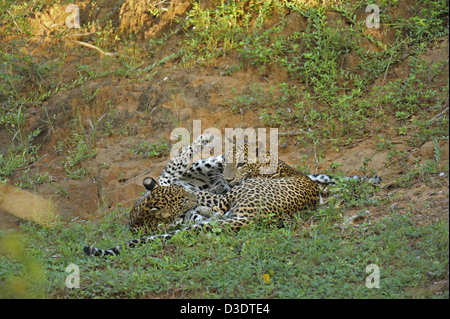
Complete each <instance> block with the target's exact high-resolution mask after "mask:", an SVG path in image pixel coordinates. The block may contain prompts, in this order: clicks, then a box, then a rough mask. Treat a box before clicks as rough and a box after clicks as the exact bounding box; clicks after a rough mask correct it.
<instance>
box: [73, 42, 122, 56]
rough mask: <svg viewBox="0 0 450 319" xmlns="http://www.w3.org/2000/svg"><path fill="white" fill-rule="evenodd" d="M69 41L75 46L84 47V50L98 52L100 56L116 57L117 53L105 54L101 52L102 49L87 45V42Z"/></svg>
mask: <svg viewBox="0 0 450 319" xmlns="http://www.w3.org/2000/svg"><path fill="white" fill-rule="evenodd" d="M69 41H70V42H73V43H75V44H78V45H81V46H84V47H86V48H90V49H94V50H96V51H97V52H99V53H100V54H102V55H107V56H114V55H117V53H111V52H105V51H103V50H102V49H100V48H99V47H96V46H95V45H93V44H89V43H87V42H83V41H77V40H72V39H69Z"/></svg>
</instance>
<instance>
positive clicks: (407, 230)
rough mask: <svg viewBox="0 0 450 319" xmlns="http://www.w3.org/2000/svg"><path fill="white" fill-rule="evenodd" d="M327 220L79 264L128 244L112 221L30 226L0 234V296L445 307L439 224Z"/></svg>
mask: <svg viewBox="0 0 450 319" xmlns="http://www.w3.org/2000/svg"><path fill="white" fill-rule="evenodd" d="M328 213H329V211H328ZM331 220H332V218H322V219H319V220H317V222H318V223H317V224H316V226H314V227H311V228H307V229H304V228H302V227H301V226H300V223H299V222H298V220H296V221H293V222H291V223H290V224H289V225H286V227H282V228H278V227H274V226H267V225H265V224H264V223H263V224H254V225H252V226H251V227H250V228H248V229H243V230H241V231H239V232H238V233H232V232H230V231H227V230H225V231H223V232H221V233H220V234H199V235H198V236H190V235H187V234H178V235H177V236H175V237H174V238H173V239H172V240H171V241H170V242H169V243H161V242H155V243H151V244H148V245H146V246H142V247H139V248H135V249H130V250H125V251H124V252H123V253H122V254H121V255H119V256H116V257H111V258H95V257H87V256H84V254H83V252H82V247H83V245H84V244H86V243H90V244H92V243H95V244H97V245H98V246H99V247H104V248H106V247H109V246H112V245H116V244H118V243H120V242H121V241H124V240H127V239H130V234H129V232H128V230H127V228H126V227H125V226H123V225H121V224H120V221H121V217H120V214H112V215H110V216H109V217H107V218H105V219H104V220H103V221H101V222H99V223H90V222H84V223H71V224H70V225H64V224H59V225H55V227H53V228H48V229H47V228H42V227H40V226H37V225H34V224H31V223H29V224H26V225H24V226H23V227H22V230H21V231H17V232H7V233H2V234H1V239H0V243H1V245H0V247H1V254H0V262H1V264H2V267H1V272H0V286H1V287H3V289H2V290H1V294H2V297H39V298H42V297H45V298H63V297H69V298H142V297H145V296H149V295H150V294H159V295H160V296H165V295H167V294H169V293H170V291H171V290H173V289H177V290H178V291H179V292H180V293H181V294H182V295H183V294H186V295H189V296H193V297H197V298H200V297H202V298H265V297H275V298H410V297H413V298H448V291H445V292H444V294H442V295H434V294H432V293H431V292H430V289H429V288H430V286H431V284H432V283H433V282H435V281H439V280H443V279H444V278H445V276H446V274H447V272H448V257H449V255H448V252H449V250H448V248H449V242H448V231H449V229H448V223H445V222H439V221H438V222H435V223H432V224H429V225H422V226H417V225H414V224H413V223H412V221H411V219H410V218H409V217H408V216H407V215H406V216H400V215H397V214H395V213H393V214H392V215H391V216H390V217H386V218H384V219H382V220H380V221H378V222H370V223H366V224H364V223H363V224H360V225H359V226H358V227H350V228H347V229H345V230H343V229H342V228H341V227H340V226H333V225H332V224H331V223H330V222H331ZM335 221H337V220H335ZM69 264H75V265H77V266H78V267H79V269H80V287H79V288H66V286H65V280H66V277H67V276H68V275H70V272H66V271H65V270H66V267H67V266H68V265H69ZM369 264H376V265H378V267H379V269H380V274H381V277H380V288H379V289H369V288H367V287H366V286H365V280H366V277H367V276H368V275H369V274H367V273H366V267H367V266H368V265H369Z"/></svg>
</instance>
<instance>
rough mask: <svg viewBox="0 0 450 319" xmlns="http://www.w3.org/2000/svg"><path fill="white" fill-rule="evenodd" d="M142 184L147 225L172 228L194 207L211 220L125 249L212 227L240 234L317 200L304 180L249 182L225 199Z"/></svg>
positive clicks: (89, 249)
mask: <svg viewBox="0 0 450 319" xmlns="http://www.w3.org/2000/svg"><path fill="white" fill-rule="evenodd" d="M144 184H145V185H146V187H149V189H148V191H149V192H150V193H151V195H150V196H148V197H147V198H145V199H144V200H143V201H141V202H140V204H139V207H138V208H137V209H138V210H139V211H140V212H141V216H145V214H144V213H143V212H144V211H145V212H147V214H148V217H151V218H148V220H149V221H152V220H161V221H164V222H165V223H166V224H171V223H173V222H174V221H175V220H176V219H177V218H179V217H180V216H181V215H183V214H185V213H186V212H188V211H189V210H190V209H192V208H194V207H197V206H202V207H207V208H210V209H211V211H212V212H214V217H213V218H210V219H208V220H205V221H201V222H199V223H196V224H193V225H191V226H188V227H185V228H183V229H182V230H175V231H172V232H169V233H166V234H163V235H153V236H147V237H143V238H140V239H134V240H131V241H129V242H127V243H125V244H124V246H125V247H134V246H137V245H140V244H145V243H148V242H150V241H153V240H155V239H157V238H161V239H170V238H172V236H173V235H175V234H176V233H177V232H179V231H200V230H202V229H205V230H210V229H211V228H212V227H213V226H214V225H215V226H217V227H229V228H231V229H232V230H239V229H241V228H242V227H245V226H247V225H248V224H249V223H250V222H251V221H252V220H256V219H257V218H258V217H260V216H264V215H267V214H270V215H271V218H272V219H284V218H286V217H288V216H292V214H294V213H296V212H300V211H302V210H305V209H306V208H308V207H310V208H314V207H315V206H316V205H317V203H318V200H319V189H318V187H317V183H315V182H314V181H312V180H311V179H310V178H308V177H306V176H303V177H300V178H299V177H284V178H275V179H264V178H251V179H247V180H245V181H243V182H242V183H241V184H239V185H237V186H235V187H233V188H232V189H231V190H230V191H229V192H228V193H227V194H226V195H217V194H211V193H209V192H205V191H188V190H186V189H185V188H183V187H181V186H161V185H158V184H157V183H156V181H154V180H153V179H151V178H148V179H146V182H145V183H144ZM153 226H154V225H153ZM121 247H122V246H121V245H119V246H115V247H112V248H109V249H106V250H102V249H98V248H95V247H94V246H85V247H84V252H85V253H86V254H88V255H93V256H105V255H117V254H119V253H120V249H121Z"/></svg>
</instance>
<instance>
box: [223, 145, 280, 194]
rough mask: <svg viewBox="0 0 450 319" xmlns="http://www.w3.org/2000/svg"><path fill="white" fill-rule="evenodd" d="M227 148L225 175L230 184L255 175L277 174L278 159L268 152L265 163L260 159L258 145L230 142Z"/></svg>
mask: <svg viewBox="0 0 450 319" xmlns="http://www.w3.org/2000/svg"><path fill="white" fill-rule="evenodd" d="M229 145H230V146H229V147H227V148H226V149H225V156H224V168H223V177H224V178H225V180H226V181H227V183H228V185H230V186H235V185H238V184H240V183H241V182H242V181H244V180H246V179H249V178H254V177H267V175H273V176H274V175H275V174H276V173H277V171H278V168H277V165H278V159H277V158H275V157H274V156H272V155H271V154H270V152H268V151H267V152H266V154H265V157H264V159H265V163H262V162H261V161H260V157H259V155H260V154H259V152H258V148H256V145H253V144H249V143H248V142H244V143H230V144H229Z"/></svg>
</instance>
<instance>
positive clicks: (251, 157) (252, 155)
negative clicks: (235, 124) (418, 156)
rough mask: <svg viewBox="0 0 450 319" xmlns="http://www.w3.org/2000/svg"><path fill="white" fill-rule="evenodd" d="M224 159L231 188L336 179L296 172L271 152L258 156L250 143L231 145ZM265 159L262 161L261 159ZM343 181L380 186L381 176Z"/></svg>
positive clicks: (348, 177) (351, 177) (331, 180)
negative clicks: (254, 182)
mask: <svg viewBox="0 0 450 319" xmlns="http://www.w3.org/2000/svg"><path fill="white" fill-rule="evenodd" d="M230 145H231V147H228V148H227V149H226V151H225V156H224V157H223V161H224V163H223V173H222V178H223V179H224V180H225V181H226V183H227V184H228V185H230V186H231V187H233V186H235V185H238V184H240V183H241V182H242V181H244V180H246V179H249V178H258V177H260V178H269V179H271V178H281V177H298V178H303V176H307V177H308V178H310V179H311V180H313V181H314V182H317V183H319V184H334V183H335V182H336V179H335V178H333V177H331V176H329V175H325V174H318V175H312V174H307V175H304V174H303V173H301V172H299V171H297V170H295V169H294V168H293V167H291V166H290V165H288V164H286V163H285V162H283V161H282V160H280V159H279V158H278V157H276V156H274V155H273V154H272V153H271V152H269V151H266V152H265V156H263V157H261V156H260V154H258V149H257V148H256V147H253V148H251V147H249V143H247V142H245V143H231V144H230ZM261 158H262V159H263V161H261V160H260V159H261ZM342 178H343V179H353V180H360V181H367V182H369V183H371V184H373V185H376V184H379V183H380V182H381V178H380V177H379V176H374V177H366V176H344V177H342Z"/></svg>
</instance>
